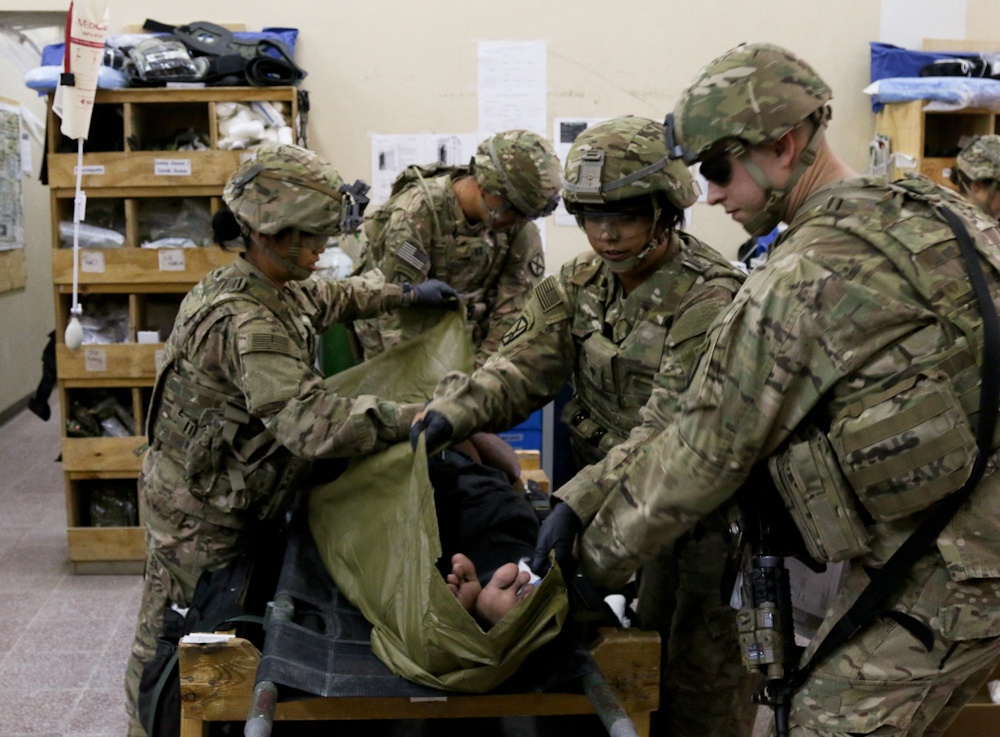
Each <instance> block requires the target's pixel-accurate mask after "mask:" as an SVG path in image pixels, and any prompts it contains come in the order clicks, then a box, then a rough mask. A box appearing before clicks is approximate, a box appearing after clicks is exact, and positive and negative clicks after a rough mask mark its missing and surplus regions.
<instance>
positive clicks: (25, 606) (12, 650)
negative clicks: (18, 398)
mask: <svg viewBox="0 0 1000 737" xmlns="http://www.w3.org/2000/svg"><path fill="white" fill-rule="evenodd" d="M52 410H53V411H52V415H53V419H50V420H49V421H48V422H43V421H42V420H41V419H39V418H38V417H37V416H35V415H34V414H32V413H31V412H29V411H27V410H25V411H24V412H22V413H20V414H19V415H17V416H16V417H14V418H13V419H12V420H11V421H10V422H8V423H7V424H5V425H3V426H2V427H0V737H28V735H31V736H32V737H36V736H38V737H42V736H44V737H122V736H123V735H124V734H125V733H126V724H127V720H126V718H125V707H124V699H125V696H124V690H123V686H122V678H123V675H124V672H125V660H126V658H127V656H128V650H129V646H130V644H131V641H132V633H133V630H134V628H135V617H136V612H137V611H138V607H139V593H140V587H141V578H140V577H139V576H137V575H126V576H78V575H74V574H73V573H72V572H71V570H70V566H69V563H67V561H66V507H65V502H64V485H63V476H62V466H61V464H59V463H57V462H56V458H57V457H58V455H59V435H60V433H59V421H58V419H57V418H58V417H59V408H58V406H56V404H55V403H54V402H53V403H52Z"/></svg>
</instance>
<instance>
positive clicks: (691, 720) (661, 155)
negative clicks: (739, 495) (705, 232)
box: [414, 116, 755, 736]
mask: <svg viewBox="0 0 1000 737" xmlns="http://www.w3.org/2000/svg"><path fill="white" fill-rule="evenodd" d="M696 186H697V185H696V184H695V183H694V181H693V179H692V177H691V174H690V172H689V171H688V169H687V167H686V166H684V165H683V164H682V163H681V162H679V161H670V160H669V159H668V157H667V149H666V147H665V145H664V141H663V126H662V125H661V124H660V123H657V122H655V121H653V120H648V119H646V118H641V117H634V116H625V117H620V118H615V119H612V120H608V121H605V122H603V123H600V124H598V125H595V126H592V127H590V128H588V129H586V130H585V131H583V132H582V133H581V134H580V135H579V136H578V137H577V139H576V141H575V142H574V143H573V146H572V148H571V149H570V152H569V154H568V157H567V160H566V166H565V176H564V179H563V188H562V196H563V200H564V201H565V203H566V208H567V209H568V210H569V211H570V212H571V213H572V214H574V215H575V216H576V218H577V222H578V224H579V226H580V229H581V230H582V231H583V232H584V233H585V234H586V236H587V240H588V242H589V243H590V246H591V248H592V249H593V251H592V252H590V253H587V254H585V255H581V256H578V257H577V258H575V259H573V260H572V261H570V262H569V263H567V264H566V265H564V266H563V267H562V269H561V270H560V273H559V275H558V276H550V277H548V278H547V279H545V280H544V281H543V282H542V283H541V284H540V285H538V286H537V287H536V288H535V290H534V293H533V295H532V297H531V299H530V300H529V301H528V304H527V306H526V307H525V309H524V311H523V312H522V313H521V315H520V316H519V317H518V319H517V321H516V322H515V323H514V325H513V326H512V327H511V329H510V330H509V331H508V332H507V334H506V335H505V336H504V337H503V340H502V341H501V345H500V348H499V350H498V351H497V353H496V354H495V355H494V356H493V357H492V358H491V359H490V360H489V361H488V362H487V363H486V365H485V366H483V367H482V368H480V369H479V370H477V371H476V372H475V373H474V374H472V375H471V376H466V375H464V374H458V373H455V374H450V375H449V376H447V377H446V378H445V379H444V380H442V382H441V383H440V384H439V385H438V388H437V390H436V392H435V398H434V399H433V400H432V401H431V403H430V404H429V405H428V407H427V412H426V414H425V415H424V416H423V418H422V419H421V420H420V421H419V422H418V423H417V424H415V425H414V432H415V433H419V432H420V431H421V430H423V429H425V428H426V430H427V447H428V448H433V447H439V446H440V445H441V444H442V443H443V442H445V441H447V440H448V439H449V438H451V439H454V440H458V439H462V438H465V437H467V436H468V435H470V434H471V433H472V432H474V431H477V430H486V431H499V430H504V429H506V428H509V427H511V426H513V425H515V424H517V423H518V422H519V421H521V420H522V419H524V418H525V417H526V416H527V415H528V414H530V413H531V412H532V411H534V410H535V409H537V408H539V407H541V406H543V405H544V404H545V403H547V402H548V401H550V400H551V399H552V398H553V397H555V396H556V394H558V393H559V391H560V390H561V388H562V387H563V386H564V385H565V383H566V382H567V381H572V383H573V388H574V394H573V398H572V399H571V401H570V402H569V404H568V405H567V407H566V411H565V413H564V417H563V419H564V420H565V421H566V422H567V424H568V425H569V427H570V432H571V443H572V449H573V453H574V457H575V460H576V462H577V465H578V467H583V466H586V465H587V464H594V463H597V464H598V465H597V466H595V467H594V468H603V467H605V465H609V466H610V465H613V464H615V463H616V462H617V461H618V459H619V458H620V456H619V447H618V446H620V444H622V443H623V442H624V441H625V440H626V438H630V433H631V434H632V437H631V438H630V442H629V445H631V443H632V442H636V443H641V442H642V439H645V438H648V437H650V436H651V435H653V434H655V433H656V432H657V430H658V427H659V426H660V425H661V424H662V423H663V422H664V417H665V416H669V414H670V412H671V411H672V410H671V404H672V402H673V401H674V400H675V398H676V395H677V393H678V392H680V391H681V390H682V389H683V388H684V386H685V385H686V383H687V379H688V376H689V375H690V373H691V371H692V370H693V367H694V364H695V362H696V360H697V356H698V354H699V350H700V348H701V345H702V341H703V338H704V334H705V331H706V330H707V329H708V326H709V324H710V323H711V322H712V320H713V319H714V317H715V316H716V315H717V314H718V313H720V312H721V311H722V310H724V309H725V307H726V306H727V305H728V304H729V303H730V301H731V300H732V298H733V295H734V294H735V293H736V291H737V290H738V289H739V287H740V284H741V283H742V281H743V275H742V273H741V272H739V271H738V270H737V269H735V268H734V267H733V266H732V265H731V264H730V263H729V262H728V261H726V260H725V259H724V258H723V257H722V256H720V255H719V254H718V253H716V252H715V251H714V250H712V249H711V248H709V247H708V246H706V245H705V244H704V243H701V242H700V241H698V240H697V239H696V238H694V237H693V236H691V235H690V234H688V233H685V232H683V231H681V230H680V229H679V226H680V225H681V223H682V222H683V218H684V208H686V207H689V206H690V205H692V204H693V203H694V201H695V200H696V198H697V189H696ZM600 502H601V500H600V499H599V498H596V497H594V496H592V495H586V494H584V495H581V496H579V497H574V498H572V499H570V500H569V503H563V504H559V505H558V506H556V507H555V509H554V510H553V512H552V514H551V515H550V516H549V519H553V518H555V519H556V520H559V521H561V522H562V523H563V525H565V526H566V527H569V528H573V529H579V525H580V521H579V520H580V519H581V518H582V519H584V520H587V519H589V518H590V517H591V516H592V515H593V513H594V512H595V511H596V509H597V507H599V506H600ZM722 527H723V525H722V524H721V522H720V521H719V520H718V519H714V518H713V519H708V520H706V522H705V524H704V525H703V526H702V528H701V529H700V530H699V533H698V534H697V535H692V536H691V537H690V538H688V539H686V540H684V541H683V542H682V543H681V544H679V545H678V546H677V547H676V548H675V549H674V550H673V551H671V555H669V556H664V557H663V558H662V559H660V560H657V561H654V562H653V563H651V564H650V565H649V566H648V567H647V569H644V570H643V572H642V575H641V593H640V616H641V619H642V624H643V626H645V627H650V628H653V627H655V628H656V629H658V630H659V631H660V633H661V635H662V636H663V641H664V659H663V663H664V677H663V679H662V684H663V689H664V691H663V696H662V697H661V706H660V713H659V714H657V715H656V717H655V719H656V720H657V722H658V725H657V727H656V729H657V732H660V731H662V733H668V732H669V733H670V734H674V735H692V736H693V735H696V734H715V735H749V734H750V732H751V730H752V727H753V719H754V715H755V710H754V708H753V706H752V704H750V693H751V691H752V682H751V681H750V679H748V678H747V676H746V674H745V672H744V671H743V670H742V667H741V665H740V658H739V653H738V650H737V647H736V642H735V639H734V638H732V637H730V633H729V630H730V629H733V630H735V626H736V625H735V618H734V613H733V611H732V610H731V609H730V608H729V607H728V605H726V604H724V603H723V602H722V601H721V600H720V594H719V590H720V582H721V579H722V575H723V568H724V565H725V561H726V557H727V551H728V545H727V543H726V540H725V538H724V534H723V530H722ZM551 528H552V523H549V529H551ZM557 557H558V559H559V562H560V564H561V566H562V567H563V568H566V567H567V566H570V565H571V561H572V556H571V554H570V552H569V551H557ZM547 565H548V561H547V560H544V559H536V560H535V561H533V562H532V567H534V568H536V569H537V568H546V567H547ZM539 572H541V571H539Z"/></svg>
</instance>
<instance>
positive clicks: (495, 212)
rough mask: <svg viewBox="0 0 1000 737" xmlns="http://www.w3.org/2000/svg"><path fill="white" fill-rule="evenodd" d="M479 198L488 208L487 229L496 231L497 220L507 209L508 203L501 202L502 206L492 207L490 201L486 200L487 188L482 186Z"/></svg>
mask: <svg viewBox="0 0 1000 737" xmlns="http://www.w3.org/2000/svg"><path fill="white" fill-rule="evenodd" d="M479 199H480V200H481V201H482V203H483V207H484V208H486V221H485V222H486V229H487V230H489V231H492V232H494V233H495V232H496V224H497V221H498V220H499V219H500V218H501V217H502V216H503V214H504V212H505V211H506V210H507V207H505V205H506V203H505V202H501V204H500V206H499V207H496V208H493V207H490V203H488V202H487V201H486V195H485V190H484V189H482V187H481V186H480V189H479Z"/></svg>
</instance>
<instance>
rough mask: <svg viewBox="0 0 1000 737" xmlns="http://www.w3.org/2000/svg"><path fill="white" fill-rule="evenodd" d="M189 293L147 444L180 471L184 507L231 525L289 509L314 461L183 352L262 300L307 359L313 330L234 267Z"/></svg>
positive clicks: (156, 393)
mask: <svg viewBox="0 0 1000 737" xmlns="http://www.w3.org/2000/svg"><path fill="white" fill-rule="evenodd" d="M196 290H197V291H196V292H193V293H192V295H191V297H192V298H194V299H195V300H196V303H195V305H194V306H193V308H191V309H189V310H184V311H182V313H181V314H180V315H179V316H178V319H177V322H176V324H175V325H174V329H173V331H172V332H171V335H170V339H169V341H168V343H167V346H166V349H165V353H164V360H163V364H162V366H161V367H160V370H159V372H158V374H157V379H156V384H155V386H154V388H153V396H152V400H151V402H150V409H149V415H148V421H147V435H148V439H149V445H150V449H151V450H152V451H153V452H158V453H162V454H163V455H164V456H166V457H167V458H169V459H171V460H172V461H173V462H174V463H175V464H177V465H178V466H180V467H181V468H182V469H183V470H182V475H183V479H182V484H181V485H180V487H179V488H177V489H175V490H174V492H173V494H172V501H173V503H174V504H175V506H177V507H178V508H179V509H182V510H183V511H185V512H188V513H190V514H193V515H195V516H198V517H201V518H203V519H206V520H208V521H210V522H214V523H215V524H220V525H224V526H226V527H234V528H242V527H244V526H246V524H248V523H249V522H251V521H254V520H261V521H266V520H271V519H274V518H276V517H277V516H279V515H281V514H283V513H284V511H285V509H286V507H287V505H288V503H289V502H290V499H291V495H292V494H293V493H294V490H295V488H296V486H297V483H298V482H299V481H301V480H302V479H303V478H304V477H305V475H306V474H307V473H308V470H309V467H310V464H309V463H308V462H307V461H303V460H301V459H298V458H296V457H294V456H292V455H291V454H290V453H288V452H287V451H286V450H284V448H283V447H282V446H281V445H280V444H278V442H277V441H276V440H275V439H274V436H273V435H272V434H271V432H270V431H269V430H267V429H266V428H265V427H264V424H263V423H262V422H261V421H260V420H259V419H257V418H256V417H253V416H251V415H250V414H249V412H248V411H247V407H246V403H245V399H244V397H243V395H242V394H241V393H240V392H239V391H238V390H236V389H235V387H234V386H233V385H232V384H229V383H226V382H222V381H220V380H218V379H217V378H215V377H213V376H210V375H208V374H207V373H206V372H205V371H203V370H201V369H200V368H199V367H198V366H197V365H196V364H195V363H193V362H192V361H190V360H188V359H186V358H184V355H185V354H186V355H194V354H196V353H197V352H198V350H199V349H200V347H201V346H202V343H203V341H204V339H205V337H206V336H207V335H208V332H209V330H210V329H211V328H212V327H213V326H214V325H215V324H216V323H217V322H219V321H220V320H224V319H232V318H233V317H236V316H240V315H245V314H246V312H247V310H248V309H249V310H252V311H258V310H259V309H260V308H259V306H260V305H264V306H265V307H266V308H267V309H268V310H269V311H270V312H272V313H273V314H274V315H276V316H277V317H278V319H279V320H280V322H281V323H282V324H283V325H285V326H286V327H287V328H288V332H289V334H291V335H292V338H293V341H294V342H295V343H296V345H297V347H298V348H299V350H300V351H301V352H302V355H303V357H304V360H305V361H306V362H307V363H308V362H309V358H308V356H309V355H310V354H309V350H310V347H311V345H313V344H314V340H315V336H314V335H310V334H309V331H308V330H307V329H306V326H305V325H304V323H303V322H302V321H301V320H299V319H296V318H295V316H293V315H292V314H291V313H290V311H289V308H288V307H287V305H285V304H283V303H282V301H281V300H280V299H278V298H277V296H276V295H275V294H274V291H273V288H271V287H269V286H266V285H264V284H263V283H261V282H260V281H259V280H257V279H253V278H247V277H246V276H244V275H243V274H242V273H241V272H239V271H238V270H237V269H236V268H235V267H227V268H225V269H222V270H220V271H218V272H215V274H214V278H212V279H211V281H209V282H208V283H205V282H202V284H200V285H199V287H197V288H196Z"/></svg>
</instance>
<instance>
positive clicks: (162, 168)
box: [153, 159, 191, 177]
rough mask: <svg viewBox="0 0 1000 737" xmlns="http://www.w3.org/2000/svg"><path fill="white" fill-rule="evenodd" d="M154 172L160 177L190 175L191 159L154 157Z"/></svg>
mask: <svg viewBox="0 0 1000 737" xmlns="http://www.w3.org/2000/svg"><path fill="white" fill-rule="evenodd" d="M153 173H154V174H155V175H156V176H158V177H189V176H191V159H153Z"/></svg>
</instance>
